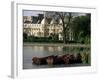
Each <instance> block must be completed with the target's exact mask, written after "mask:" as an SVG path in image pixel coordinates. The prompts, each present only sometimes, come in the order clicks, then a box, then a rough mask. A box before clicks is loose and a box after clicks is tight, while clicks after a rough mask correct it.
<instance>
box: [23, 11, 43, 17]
mask: <svg viewBox="0 0 100 80" xmlns="http://www.w3.org/2000/svg"><path fill="white" fill-rule="evenodd" d="M38 14H43V11H33V10H24V11H23V16H38Z"/></svg>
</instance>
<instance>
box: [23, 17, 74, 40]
mask: <svg viewBox="0 0 100 80" xmlns="http://www.w3.org/2000/svg"><path fill="white" fill-rule="evenodd" d="M23 19H24V24H23V27H24V29H23V32H24V33H26V34H27V35H28V36H35V37H49V36H51V35H57V36H58V38H59V40H63V35H62V32H63V27H62V22H61V20H58V22H57V21H56V20H55V19H50V18H49V19H48V18H47V17H44V18H43V19H42V20H41V21H39V20H38V21H37V23H32V17H31V16H30V17H29V16H25V17H23ZM38 22H39V23H38ZM70 39H71V40H72V39H73V38H72V33H70Z"/></svg>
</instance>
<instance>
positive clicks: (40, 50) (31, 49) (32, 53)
mask: <svg viewBox="0 0 100 80" xmlns="http://www.w3.org/2000/svg"><path fill="white" fill-rule="evenodd" d="M77 53H81V54H82V55H83V54H84V53H88V54H89V63H88V64H81V66H84V65H85V66H86V65H90V47H79V46H64V45H24V46H23V69H40V68H52V67H66V66H68V67H69V66H78V64H76V65H75V64H74V65H59V66H58V65H53V66H49V65H34V64H32V58H33V57H45V56H49V55H63V54H74V55H77ZM79 66H80V65H79Z"/></svg>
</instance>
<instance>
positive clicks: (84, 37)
mask: <svg viewBox="0 0 100 80" xmlns="http://www.w3.org/2000/svg"><path fill="white" fill-rule="evenodd" d="M90 17H91V16H90V14H86V15H84V16H77V17H75V18H74V19H73V25H72V26H73V27H72V28H73V31H74V39H75V40H76V41H78V42H82V43H89V42H90V33H91V31H90V30H91V29H90Z"/></svg>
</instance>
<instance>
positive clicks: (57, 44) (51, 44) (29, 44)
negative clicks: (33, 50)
mask: <svg viewBox="0 0 100 80" xmlns="http://www.w3.org/2000/svg"><path fill="white" fill-rule="evenodd" d="M34 45H35V46H43V45H44V46H66V47H91V45H90V44H79V43H78V44H75V43H70V44H64V43H28V42H27V43H26V42H24V43H23V46H34Z"/></svg>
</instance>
